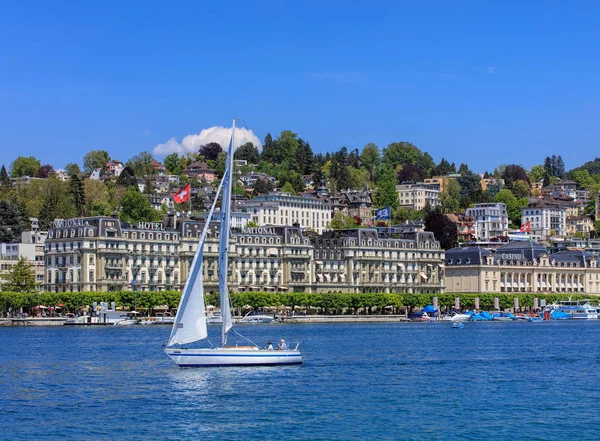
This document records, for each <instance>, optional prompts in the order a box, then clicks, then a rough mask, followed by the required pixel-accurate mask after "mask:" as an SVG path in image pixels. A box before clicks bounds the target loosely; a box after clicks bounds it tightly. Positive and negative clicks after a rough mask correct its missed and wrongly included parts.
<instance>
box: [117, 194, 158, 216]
mask: <svg viewBox="0 0 600 441" xmlns="http://www.w3.org/2000/svg"><path fill="white" fill-rule="evenodd" d="M120 214H121V219H122V220H124V221H125V222H133V223H135V222H152V221H156V220H158V219H159V218H160V215H159V213H158V212H157V211H156V210H155V209H154V208H152V204H151V203H150V201H149V200H148V198H147V197H146V196H144V195H143V194H141V193H140V192H139V191H137V188H135V187H129V188H128V189H127V193H126V194H125V197H123V199H122V200H121V213H120Z"/></svg>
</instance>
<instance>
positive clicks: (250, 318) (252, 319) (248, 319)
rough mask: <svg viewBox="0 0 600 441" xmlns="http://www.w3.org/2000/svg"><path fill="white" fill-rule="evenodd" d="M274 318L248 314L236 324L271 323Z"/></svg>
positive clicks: (252, 313) (254, 313)
mask: <svg viewBox="0 0 600 441" xmlns="http://www.w3.org/2000/svg"><path fill="white" fill-rule="evenodd" d="M274 321H275V317H273V316H272V315H268V314H261V313H256V312H249V313H248V314H246V315H245V316H244V317H242V318H241V319H239V320H238V323H273V322H274Z"/></svg>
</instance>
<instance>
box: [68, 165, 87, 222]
mask: <svg viewBox="0 0 600 441" xmlns="http://www.w3.org/2000/svg"><path fill="white" fill-rule="evenodd" d="M69 193H71V196H73V201H74V203H75V210H76V211H77V216H79V217H81V216H84V214H85V189H84V187H83V182H82V180H81V179H80V178H79V177H78V176H77V175H71V179H70V180H69Z"/></svg>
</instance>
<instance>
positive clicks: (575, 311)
mask: <svg viewBox="0 0 600 441" xmlns="http://www.w3.org/2000/svg"><path fill="white" fill-rule="evenodd" d="M549 310H550V311H553V310H558V311H561V312H564V313H565V314H569V315H570V316H571V318H572V319H583V320H596V319H598V310H597V309H596V308H594V307H593V306H592V305H591V304H590V301H589V300H571V299H569V300H562V301H560V302H558V303H554V304H552V305H550V308H549Z"/></svg>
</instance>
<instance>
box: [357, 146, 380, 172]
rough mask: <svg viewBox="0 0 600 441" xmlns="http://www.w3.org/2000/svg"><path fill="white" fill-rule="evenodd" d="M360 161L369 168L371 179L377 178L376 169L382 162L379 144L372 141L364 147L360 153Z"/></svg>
mask: <svg viewBox="0 0 600 441" xmlns="http://www.w3.org/2000/svg"><path fill="white" fill-rule="evenodd" d="M360 163H361V164H362V166H363V167H365V168H366V169H367V171H368V172H369V176H370V177H371V181H373V180H374V179H375V170H376V169H377V167H379V165H380V164H381V153H380V152H379V147H378V146H377V144H374V143H372V142H370V143H368V144H367V145H365V146H364V147H363V150H362V153H361V154H360Z"/></svg>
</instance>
